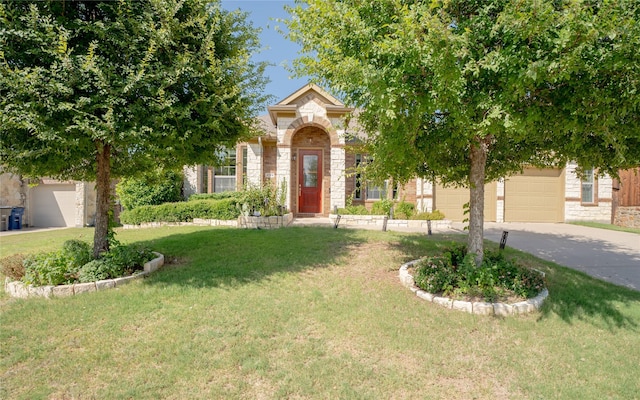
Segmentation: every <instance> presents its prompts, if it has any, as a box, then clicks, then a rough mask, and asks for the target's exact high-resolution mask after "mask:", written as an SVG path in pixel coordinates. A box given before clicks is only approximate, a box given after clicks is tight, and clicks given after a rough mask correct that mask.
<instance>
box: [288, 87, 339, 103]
mask: <svg viewBox="0 0 640 400" xmlns="http://www.w3.org/2000/svg"><path fill="white" fill-rule="evenodd" d="M311 91H314V92H316V93H317V94H318V95H320V96H322V97H324V100H325V101H326V103H327V104H330V105H334V106H342V107H344V104H342V102H341V101H340V100H338V99H336V98H335V97H333V96H332V95H330V94H329V93H327V92H326V91H325V90H324V89H322V88H321V87H320V86H318V85H316V84H315V83H307V84H306V85H304V86H303V87H301V88H300V89H298V90H296V91H295V92H293V93H292V94H290V95H289V96H288V97H287V98H286V99H284V100H281V101H280V102H279V103H278V104H277V105H283V106H285V105H291V104H293V102H294V101H296V100H297V99H299V98H300V97H303V96H305V95H306V94H307V92H311Z"/></svg>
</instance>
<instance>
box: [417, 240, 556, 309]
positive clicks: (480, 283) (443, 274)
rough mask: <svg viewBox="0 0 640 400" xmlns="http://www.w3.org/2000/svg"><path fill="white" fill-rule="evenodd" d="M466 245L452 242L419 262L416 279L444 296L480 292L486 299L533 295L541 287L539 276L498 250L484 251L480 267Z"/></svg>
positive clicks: (540, 277)
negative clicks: (434, 255) (451, 244)
mask: <svg viewBox="0 0 640 400" xmlns="http://www.w3.org/2000/svg"><path fill="white" fill-rule="evenodd" d="M466 253H467V251H466V247H465V246H462V245H456V246H452V247H450V248H447V249H445V250H444V251H443V253H442V255H440V256H436V257H430V258H428V259H426V260H424V261H423V262H421V263H419V264H418V266H417V267H416V272H415V277H414V280H415V283H416V286H418V287H419V288H421V289H423V290H426V291H428V292H430V293H442V294H444V295H445V296H454V297H455V296H481V297H483V298H484V299H485V300H486V301H495V300H496V299H497V298H498V297H500V296H502V295H505V294H508V293H512V294H514V295H516V296H520V297H523V298H529V297H533V296H535V295H536V294H538V293H539V292H540V291H541V290H542V289H543V287H544V280H543V278H542V276H541V275H540V274H539V273H538V272H536V271H532V270H530V269H527V268H525V267H522V266H519V265H517V264H515V263H514V262H512V261H510V260H507V259H505V258H504V256H503V254H502V253H500V252H487V253H486V254H485V256H484V261H483V263H482V265H481V266H480V267H476V266H475V263H474V260H473V259H474V257H473V255H471V254H466Z"/></svg>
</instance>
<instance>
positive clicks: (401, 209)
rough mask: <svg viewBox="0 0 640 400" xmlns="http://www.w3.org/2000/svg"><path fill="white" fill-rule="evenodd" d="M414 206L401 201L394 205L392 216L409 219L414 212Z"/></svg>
mask: <svg viewBox="0 0 640 400" xmlns="http://www.w3.org/2000/svg"><path fill="white" fill-rule="evenodd" d="M415 210H416V206H414V205H413V204H411V203H407V202H405V201H401V202H400V203H398V204H396V206H395V207H394V216H395V218H397V219H410V218H411V217H412V216H413V214H414V213H415Z"/></svg>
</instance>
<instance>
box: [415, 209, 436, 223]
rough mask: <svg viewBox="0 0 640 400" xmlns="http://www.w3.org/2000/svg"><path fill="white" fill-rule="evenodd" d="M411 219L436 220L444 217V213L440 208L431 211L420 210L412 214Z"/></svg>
mask: <svg viewBox="0 0 640 400" xmlns="http://www.w3.org/2000/svg"><path fill="white" fill-rule="evenodd" d="M411 219H414V220H422V221H427V220H432V221H438V220H442V219H444V214H443V213H442V212H441V211H440V210H434V211H433V212H421V213H417V214H414V215H413V216H411Z"/></svg>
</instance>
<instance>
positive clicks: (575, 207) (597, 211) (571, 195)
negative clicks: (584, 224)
mask: <svg viewBox="0 0 640 400" xmlns="http://www.w3.org/2000/svg"><path fill="white" fill-rule="evenodd" d="M576 167H577V164H576V163H569V164H567V167H566V174H565V205H564V219H565V221H599V222H606V223H609V222H611V204H612V203H611V201H612V194H613V189H612V182H613V181H612V179H611V177H609V176H604V177H599V178H596V179H595V180H594V185H595V195H594V201H593V202H590V203H585V202H583V200H582V198H581V197H582V185H581V182H582V181H581V180H580V178H578V176H577V175H576V172H575V170H576Z"/></svg>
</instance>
